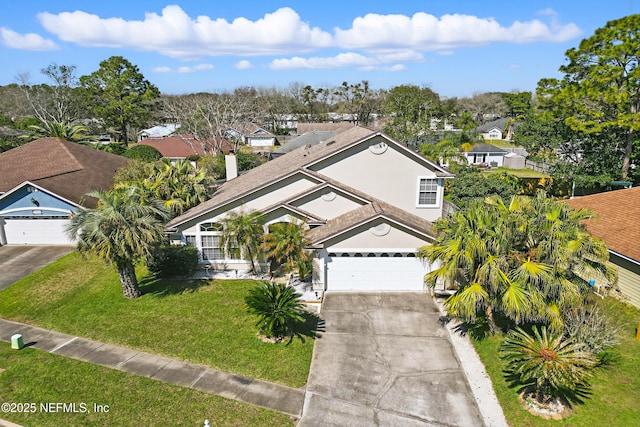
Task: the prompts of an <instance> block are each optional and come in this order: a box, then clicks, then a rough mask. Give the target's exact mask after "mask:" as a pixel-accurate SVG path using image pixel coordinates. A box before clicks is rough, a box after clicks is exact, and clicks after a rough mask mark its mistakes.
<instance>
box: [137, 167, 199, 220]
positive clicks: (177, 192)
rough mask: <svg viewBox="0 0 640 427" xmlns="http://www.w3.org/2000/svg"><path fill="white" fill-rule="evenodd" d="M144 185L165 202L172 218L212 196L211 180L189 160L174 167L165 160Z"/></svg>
mask: <svg viewBox="0 0 640 427" xmlns="http://www.w3.org/2000/svg"><path fill="white" fill-rule="evenodd" d="M143 185H144V187H145V188H148V189H149V190H150V191H151V194H152V195H153V196H154V197H155V198H157V199H159V200H163V201H164V204H165V207H166V208H167V209H168V210H169V213H170V214H171V215H172V216H177V215H181V214H182V213H183V212H184V211H185V210H187V209H190V208H192V207H194V206H196V205H199V204H200V203H202V202H204V201H205V200H207V199H208V198H209V197H210V195H211V180H210V179H209V178H208V177H207V175H206V173H205V172H204V171H203V170H196V169H195V168H194V167H193V166H192V165H191V163H190V162H189V161H188V160H179V161H178V162H176V164H175V166H174V165H172V164H171V162H170V161H169V160H168V159H163V160H162V164H161V165H158V166H156V167H155V169H154V175H153V176H152V177H150V178H148V179H146V180H145V182H144V184H143Z"/></svg>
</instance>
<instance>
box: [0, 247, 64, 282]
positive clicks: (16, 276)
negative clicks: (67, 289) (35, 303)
mask: <svg viewBox="0 0 640 427" xmlns="http://www.w3.org/2000/svg"><path fill="white" fill-rule="evenodd" d="M73 250H74V247H72V246H22V245H20V246H12V245H9V246H0V290H2V289H4V288H6V287H7V286H9V285H11V284H13V283H15V282H17V281H18V280H20V279H22V278H23V277H25V276H28V275H29V274H31V273H33V272H34V271H37V270H39V269H41V268H42V267H44V266H45V265H47V264H50V263H52V262H53V261H55V260H57V259H58V258H60V257H62V256H64V255H66V254H68V253H69V252H73Z"/></svg>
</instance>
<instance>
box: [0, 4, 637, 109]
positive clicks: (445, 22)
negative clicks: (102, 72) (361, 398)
mask: <svg viewBox="0 0 640 427" xmlns="http://www.w3.org/2000/svg"><path fill="white" fill-rule="evenodd" d="M639 12H640V4H639V3H638V1H634V0H608V1H607V2H606V4H605V2H600V1H585V0H556V1H553V0H547V1H539V0H530V1H513V0H511V1H498V0H485V1H478V0H448V1H440V0H434V1H428V0H423V1H416V0H413V1H408V0H395V1H393V0H386V1H378V0H369V1H366V2H361V1H354V0H342V1H334V0H325V1H321V2H320V1H308V0H304V1H303V0H298V1H289V2H284V1H266V0H262V1H258V0H255V1H242V0H237V1H215V2H214V1H204V0H202V1H199V0H174V1H171V0H167V1H162V2H161V1H155V0H127V1H122V0H109V1H81V0H58V1H51V0H46V1H44V0H27V1H21V2H18V1H13V0H0V58H2V61H1V62H2V66H1V67H0V85H6V84H10V83H16V82H17V80H16V76H17V75H18V74H20V73H29V75H30V81H31V82H32V83H39V82H43V81H44V80H43V77H42V75H41V74H40V69H42V68H44V67H46V66H47V65H49V64H51V63H54V62H55V63H57V64H60V65H75V66H76V67H77V70H78V75H85V74H90V73H91V72H93V71H95V70H96V69H98V67H99V64H100V61H102V60H105V59H107V58H109V57H110V56H113V55H120V56H123V57H125V58H126V59H128V60H129V61H130V62H132V63H133V64H135V65H137V66H138V67H139V68H140V71H141V72H142V73H143V74H144V75H145V77H146V78H147V79H148V80H150V81H151V82H152V83H154V84H155V85H156V86H158V88H159V89H160V91H161V92H163V93H167V94H181V93H192V92H201V91H222V90H231V89H233V88H236V87H240V86H261V87H277V88H286V87H288V86H289V85H290V84H291V83H294V82H295V83H302V84H305V85H306V84H310V85H312V86H314V87H318V86H325V87H327V86H336V85H340V84H341V83H342V82H343V81H348V82H349V83H356V82H360V81H362V80H368V81H369V82H370V84H371V86H372V87H373V88H390V87H393V86H396V85H400V84H416V85H424V86H428V87H430V88H431V89H433V90H434V91H435V92H437V93H439V94H440V95H441V96H443V97H452V96H458V97H462V96H470V95H472V94H474V93H476V92H488V91H506V92H508V91H512V90H517V91H532V90H535V87H536V84H537V82H538V81H539V80H540V79H541V78H544V77H558V76H559V74H558V68H559V67H560V66H561V65H562V64H563V63H564V61H565V56H564V53H565V52H566V50H567V49H569V48H572V47H576V46H578V44H579V43H580V40H582V39H583V38H585V37H589V36H591V35H592V34H593V32H594V31H595V30H596V29H597V28H600V27H603V26H604V25H605V24H606V23H607V21H610V20H613V19H618V18H621V17H623V16H627V15H631V14H634V13H639Z"/></svg>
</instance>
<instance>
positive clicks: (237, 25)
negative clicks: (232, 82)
mask: <svg viewBox="0 0 640 427" xmlns="http://www.w3.org/2000/svg"><path fill="white" fill-rule="evenodd" d="M38 19H39V20H40V23H41V24H42V25H43V27H44V28H45V29H46V30H47V31H49V32H51V33H53V34H56V35H57V36H58V37H59V38H60V39H62V40H64V41H68V42H73V43H77V44H79V45H82V46H100V47H117V48H129V49H134V50H144V51H154V52H158V53H162V54H165V55H167V56H171V57H175V58H182V59H193V58H198V57H201V56H206V55H209V56H216V55H274V54H283V53H290V52H310V51H312V50H314V49H317V48H322V47H326V46H329V45H330V44H331V35H330V34H329V33H327V32H324V31H322V30H321V29H319V28H317V27H314V28H312V27H310V26H309V25H308V24H306V23H305V22H302V21H301V20H300V16H299V15H298V14H297V13H296V12H295V11H294V10H293V9H291V8H288V7H283V8H281V9H278V10H276V11H275V12H273V13H268V14H265V16H264V17H263V18H260V19H258V20H256V21H250V20H248V19H246V18H242V17H240V18H236V19H234V20H233V21H231V22H228V21H226V20H225V19H222V18H218V19H211V18H210V17H208V16H198V17H197V18H195V19H192V18H191V17H189V16H188V15H187V14H186V13H185V12H184V11H183V10H182V8H180V6H177V5H173V6H167V7H165V8H164V9H162V13H161V14H160V15H158V14H156V13H146V14H145V17H144V20H142V21H127V20H124V19H122V18H101V17H99V16H98V15H93V14H89V13H86V12H82V11H75V12H62V13H59V14H51V13H47V12H44V13H40V14H38Z"/></svg>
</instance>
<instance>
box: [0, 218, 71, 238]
mask: <svg viewBox="0 0 640 427" xmlns="http://www.w3.org/2000/svg"><path fill="white" fill-rule="evenodd" d="M68 225H69V219H68V218H60V219H59V218H4V235H5V238H6V242H7V244H9V245H73V244H74V243H73V241H71V240H70V239H69V237H68V236H67V233H66V227H67V226H68Z"/></svg>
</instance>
